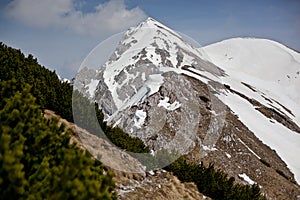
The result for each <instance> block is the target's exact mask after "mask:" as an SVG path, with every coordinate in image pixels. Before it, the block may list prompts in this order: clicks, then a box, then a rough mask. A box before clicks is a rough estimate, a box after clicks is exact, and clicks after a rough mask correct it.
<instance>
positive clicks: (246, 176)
mask: <svg viewBox="0 0 300 200" xmlns="http://www.w3.org/2000/svg"><path fill="white" fill-rule="evenodd" d="M239 177H241V178H243V179H244V180H245V181H246V182H247V183H249V184H250V185H253V184H255V183H256V182H255V181H253V180H252V179H251V178H250V177H249V176H248V175H247V174H245V173H242V174H239Z"/></svg>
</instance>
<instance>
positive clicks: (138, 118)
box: [134, 110, 147, 128]
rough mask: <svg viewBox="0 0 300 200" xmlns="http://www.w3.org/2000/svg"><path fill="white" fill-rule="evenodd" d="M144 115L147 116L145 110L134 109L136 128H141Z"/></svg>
mask: <svg viewBox="0 0 300 200" xmlns="http://www.w3.org/2000/svg"><path fill="white" fill-rule="evenodd" d="M146 117H147V113H146V112H145V111H143V110H136V112H135V115H134V126H135V127H136V128H141V127H142V125H143V124H144V122H145V119H146Z"/></svg>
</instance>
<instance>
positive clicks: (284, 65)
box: [203, 38, 300, 183]
mask: <svg viewBox="0 0 300 200" xmlns="http://www.w3.org/2000/svg"><path fill="white" fill-rule="evenodd" d="M203 50H205V52H206V53H207V54H208V55H209V56H210V59H211V61H212V62H213V63H214V64H216V65H217V66H219V67H220V68H222V69H223V70H224V71H225V72H226V74H228V76H226V77H222V78H221V79H222V82H223V83H224V84H227V85H230V87H231V88H232V89H234V90H236V91H238V92H240V93H242V94H243V95H246V96H247V97H249V98H252V99H255V100H256V101H258V102H259V103H261V104H263V105H264V106H266V107H268V108H272V109H275V111H277V112H278V114H281V115H283V116H284V118H287V119H289V120H291V121H292V122H293V123H294V124H295V127H296V126H297V127H298V128H296V129H294V130H293V129H291V128H290V127H288V126H286V125H285V124H284V122H283V123H280V121H278V120H277V121H276V120H274V118H272V117H269V118H266V117H265V116H264V115H262V113H261V112H258V111H257V110H258V108H257V107H255V105H254V106H253V105H251V104H253V103H251V102H249V101H247V99H245V98H243V97H242V96H241V95H236V94H234V93H229V94H226V95H223V96H222V95H221V96H222V97H223V98H222V97H221V99H223V102H225V104H226V105H228V106H229V107H230V109H231V110H232V111H234V112H235V113H237V114H238V116H239V119H240V120H241V121H242V122H243V123H244V124H245V125H246V126H247V127H248V128H249V129H250V130H251V131H253V132H254V133H255V135H256V136H257V137H258V138H259V139H261V140H262V141H263V142H264V143H265V144H267V145H269V146H270V147H271V148H273V149H275V150H276V152H277V153H278V154H279V155H280V157H281V158H282V159H283V160H284V161H285V162H286V163H287V164H288V167H289V168H290V169H291V170H292V171H293V172H294V173H295V175H296V179H297V181H298V183H299V182H300V159H299V158H298V155H297V152H300V132H299V125H300V93H299V91H300V54H299V53H298V52H295V51H293V50H291V49H289V48H287V47H286V46H284V45H282V44H280V43H277V42H274V41H271V40H266V39H253V38H234V39H229V40H225V41H222V42H219V43H215V44H212V45H209V46H206V47H203ZM284 121H285V120H284Z"/></svg>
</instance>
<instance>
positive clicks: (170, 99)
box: [74, 18, 300, 199]
mask: <svg viewBox="0 0 300 200" xmlns="http://www.w3.org/2000/svg"><path fill="white" fill-rule="evenodd" d="M299 57H300V56H299V53H297V52H294V51H292V50H290V49H288V48H286V47H284V46H283V45H280V44H278V43H275V42H272V41H267V40H254V39H251V40H250V39H233V40H229V41H223V42H221V43H217V44H213V45H210V46H207V47H204V48H201V49H197V48H194V47H193V46H192V45H191V44H189V43H188V42H187V41H185V40H184V38H183V37H182V36H180V35H179V34H177V33H176V32H175V31H173V30H171V29H170V28H168V27H166V26H164V25H163V24H161V23H159V22H157V21H155V20H154V19H151V18H149V19H147V20H146V21H145V22H143V23H141V24H140V25H139V26H137V27H135V28H131V29H130V30H128V31H127V32H126V33H125V35H124V37H123V39H122V40H121V41H120V43H119V45H118V46H117V48H116V50H115V51H114V53H113V54H112V56H111V57H110V59H109V60H108V61H107V62H106V63H105V64H104V65H103V66H101V67H100V68H99V69H98V70H93V69H90V68H89V66H85V68H83V69H82V70H81V71H80V72H79V73H78V74H77V76H76V77H75V79H74V86H75V88H76V89H78V90H80V91H81V92H82V93H84V94H85V95H86V96H87V97H89V98H90V99H91V100H93V101H96V102H97V103H98V104H99V106H100V107H101V109H102V110H103V112H104V114H105V118H106V120H107V122H108V123H109V124H111V125H113V126H119V127H121V128H122V129H124V130H125V131H126V132H127V133H129V134H130V135H131V136H133V137H138V138H140V139H141V140H142V141H143V142H144V143H145V144H146V145H147V146H148V147H149V148H150V149H151V150H152V152H151V155H153V154H156V153H157V152H159V151H160V150H166V151H169V152H176V153H177V154H179V155H185V156H186V157H187V158H188V159H189V160H190V161H193V162H196V163H199V162H200V161H204V163H206V164H208V163H211V162H213V163H215V166H216V167H218V168H220V169H222V170H224V171H225V172H226V173H228V174H229V175H230V176H233V177H235V179H236V181H237V182H239V183H244V184H254V183H257V184H259V185H260V187H261V189H262V191H263V192H264V194H265V195H266V196H267V197H268V198H269V199H297V195H298V196H299V195H300V190H299V185H298V184H297V182H296V181H298V183H299V182H300V181H299V177H300V169H299V166H300V163H299V159H297V154H296V152H298V150H299V148H300V128H299V126H300V120H299V119H300V110H299V105H300V102H299V96H298V95H299V93H297V91H299V86H300V85H299V69H300V64H299V60H300V59H299ZM273 58H274V59H273ZM150 157H151V156H150ZM164 164H168V163H164ZM155 167H157V168H159V167H164V166H161V165H157V166H155ZM148 170H149V169H148ZM295 178H296V179H295Z"/></svg>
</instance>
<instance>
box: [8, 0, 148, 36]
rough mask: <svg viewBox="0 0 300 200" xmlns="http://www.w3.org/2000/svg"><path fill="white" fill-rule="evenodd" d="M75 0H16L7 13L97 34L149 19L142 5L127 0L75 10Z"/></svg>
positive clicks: (26, 20) (25, 20) (37, 23)
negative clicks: (129, 2)
mask: <svg viewBox="0 0 300 200" xmlns="http://www.w3.org/2000/svg"><path fill="white" fill-rule="evenodd" d="M75 7H76V5H75V1H74V0H13V1H12V2H11V3H10V4H9V5H8V6H7V9H6V14H7V15H8V16H10V17H13V18H15V19H16V20H18V21H21V22H22V23H24V24H26V25H30V26H34V27H42V28H64V29H69V30H70V31H75V32H77V33H80V34H89V35H98V34H107V33H113V32H117V31H120V30H124V29H126V28H128V27H130V26H133V25H136V24H137V23H138V22H140V21H142V20H144V19H145V18H146V14H145V13H144V12H143V10H141V9H140V8H138V7H136V8H132V9H127V8H126V5H125V3H124V0H110V1H108V2H106V3H103V4H99V5H98V6H96V7H95V9H94V11H93V12H89V13H84V12H82V11H80V10H76V9H75Z"/></svg>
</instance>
